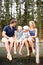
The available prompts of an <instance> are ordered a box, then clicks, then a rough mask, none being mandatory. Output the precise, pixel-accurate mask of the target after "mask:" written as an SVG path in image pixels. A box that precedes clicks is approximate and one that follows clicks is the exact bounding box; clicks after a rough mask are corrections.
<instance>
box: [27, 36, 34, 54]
mask: <svg viewBox="0 0 43 65" xmlns="http://www.w3.org/2000/svg"><path fill="white" fill-rule="evenodd" d="M28 41H29V45H30V46H31V48H32V52H33V53H35V50H34V45H33V41H32V38H31V37H29V38H28Z"/></svg>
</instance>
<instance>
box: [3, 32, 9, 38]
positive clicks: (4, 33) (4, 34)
mask: <svg viewBox="0 0 43 65" xmlns="http://www.w3.org/2000/svg"><path fill="white" fill-rule="evenodd" d="M2 36H3V37H5V38H7V39H9V37H8V36H7V35H6V32H5V31H3V32H2Z"/></svg>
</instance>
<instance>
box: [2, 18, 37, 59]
mask: <svg viewBox="0 0 43 65" xmlns="http://www.w3.org/2000/svg"><path fill="white" fill-rule="evenodd" d="M16 23H17V21H16V20H15V19H11V20H10V24H9V25H7V26H5V27H4V29H3V31H2V42H4V43H5V48H6V51H7V58H8V59H9V60H12V56H11V49H12V47H13V46H14V54H16V53H17V49H18V46H19V54H20V55H22V48H23V46H24V44H25V46H26V49H27V56H29V45H30V47H31V48H32V53H35V49H34V44H33V42H34V41H35V38H36V37H37V28H36V26H35V23H34V21H29V26H27V25H26V26H23V27H22V26H18V27H17V28H16Z"/></svg>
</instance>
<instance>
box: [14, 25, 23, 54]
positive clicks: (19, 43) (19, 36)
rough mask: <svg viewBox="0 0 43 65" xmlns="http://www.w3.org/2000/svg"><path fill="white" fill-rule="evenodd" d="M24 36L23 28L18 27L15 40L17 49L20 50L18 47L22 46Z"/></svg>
mask: <svg viewBox="0 0 43 65" xmlns="http://www.w3.org/2000/svg"><path fill="white" fill-rule="evenodd" d="M22 35H23V31H22V26H18V29H17V31H15V39H16V40H15V41H16V43H15V44H16V49H17V48H18V46H21V41H20V40H21V37H22ZM14 48H15V47H14ZM16 49H15V50H16ZM15 50H14V51H15ZM14 54H16V52H14Z"/></svg>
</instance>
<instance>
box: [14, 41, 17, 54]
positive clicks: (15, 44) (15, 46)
mask: <svg viewBox="0 0 43 65" xmlns="http://www.w3.org/2000/svg"><path fill="white" fill-rule="evenodd" d="M16 50H17V42H16V40H14V54H16V53H17V52H16Z"/></svg>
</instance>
